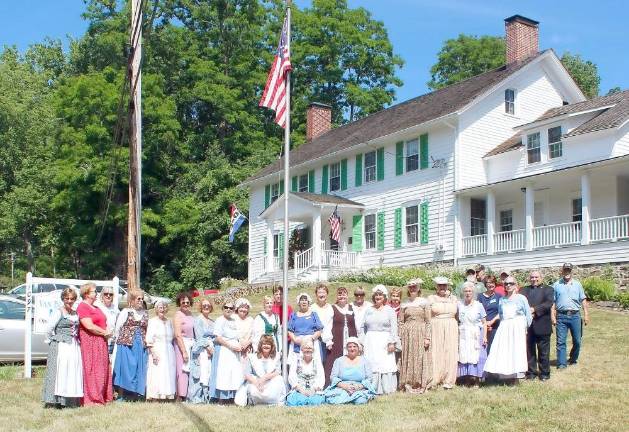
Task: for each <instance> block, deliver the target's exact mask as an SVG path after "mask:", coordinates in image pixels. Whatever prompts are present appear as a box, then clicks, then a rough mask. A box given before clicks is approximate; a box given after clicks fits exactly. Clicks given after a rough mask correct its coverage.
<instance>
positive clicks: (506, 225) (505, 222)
mask: <svg viewBox="0 0 629 432" xmlns="http://www.w3.org/2000/svg"><path fill="white" fill-rule="evenodd" d="M500 231H501V232H505V231H513V210H512V209H508V210H501V211H500Z"/></svg>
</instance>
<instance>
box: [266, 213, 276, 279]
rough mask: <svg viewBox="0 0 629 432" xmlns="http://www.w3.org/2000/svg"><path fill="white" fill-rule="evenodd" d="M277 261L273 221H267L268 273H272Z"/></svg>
mask: <svg viewBox="0 0 629 432" xmlns="http://www.w3.org/2000/svg"><path fill="white" fill-rule="evenodd" d="M274 265H275V260H274V259H273V221H272V220H267V221H266V271H267V273H268V272H272V271H275V270H276V269H274V268H273V266H274Z"/></svg>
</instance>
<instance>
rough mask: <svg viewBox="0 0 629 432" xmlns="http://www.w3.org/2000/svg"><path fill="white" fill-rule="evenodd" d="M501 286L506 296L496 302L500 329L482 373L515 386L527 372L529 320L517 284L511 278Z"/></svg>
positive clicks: (526, 302)
mask: <svg viewBox="0 0 629 432" xmlns="http://www.w3.org/2000/svg"><path fill="white" fill-rule="evenodd" d="M504 287H505V291H506V295H505V296H504V297H503V298H501V299H500V303H498V313H499V314H500V327H498V330H497V331H496V336H495V337H494V343H493V344H492V347H491V351H489V356H488V357H487V361H486V362H485V372H488V373H493V374H496V375H498V376H499V378H502V379H508V380H513V382H514V383H515V382H517V380H518V379H520V378H524V375H525V373H526V371H527V370H528V361H527V357H526V331H527V329H528V327H529V326H530V325H531V321H533V317H532V316H531V308H530V306H529V302H528V300H527V299H526V297H524V296H523V295H522V294H517V293H516V290H517V289H518V285H517V283H516V281H515V279H514V278H513V276H509V277H508V278H507V279H505V283H504Z"/></svg>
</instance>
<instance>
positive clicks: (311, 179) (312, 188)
mask: <svg viewBox="0 0 629 432" xmlns="http://www.w3.org/2000/svg"><path fill="white" fill-rule="evenodd" d="M314 175H315V174H314V170H310V171H308V192H311V193H315V177H314Z"/></svg>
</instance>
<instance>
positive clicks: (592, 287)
mask: <svg viewBox="0 0 629 432" xmlns="http://www.w3.org/2000/svg"><path fill="white" fill-rule="evenodd" d="M583 289H584V290H585V295H586V296H587V298H588V299H589V300H592V301H605V300H612V299H613V298H614V295H615V293H616V288H615V286H614V283H613V282H612V281H609V280H605V279H603V278H600V277H598V276H592V277H589V278H585V279H584V280H583Z"/></svg>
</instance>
